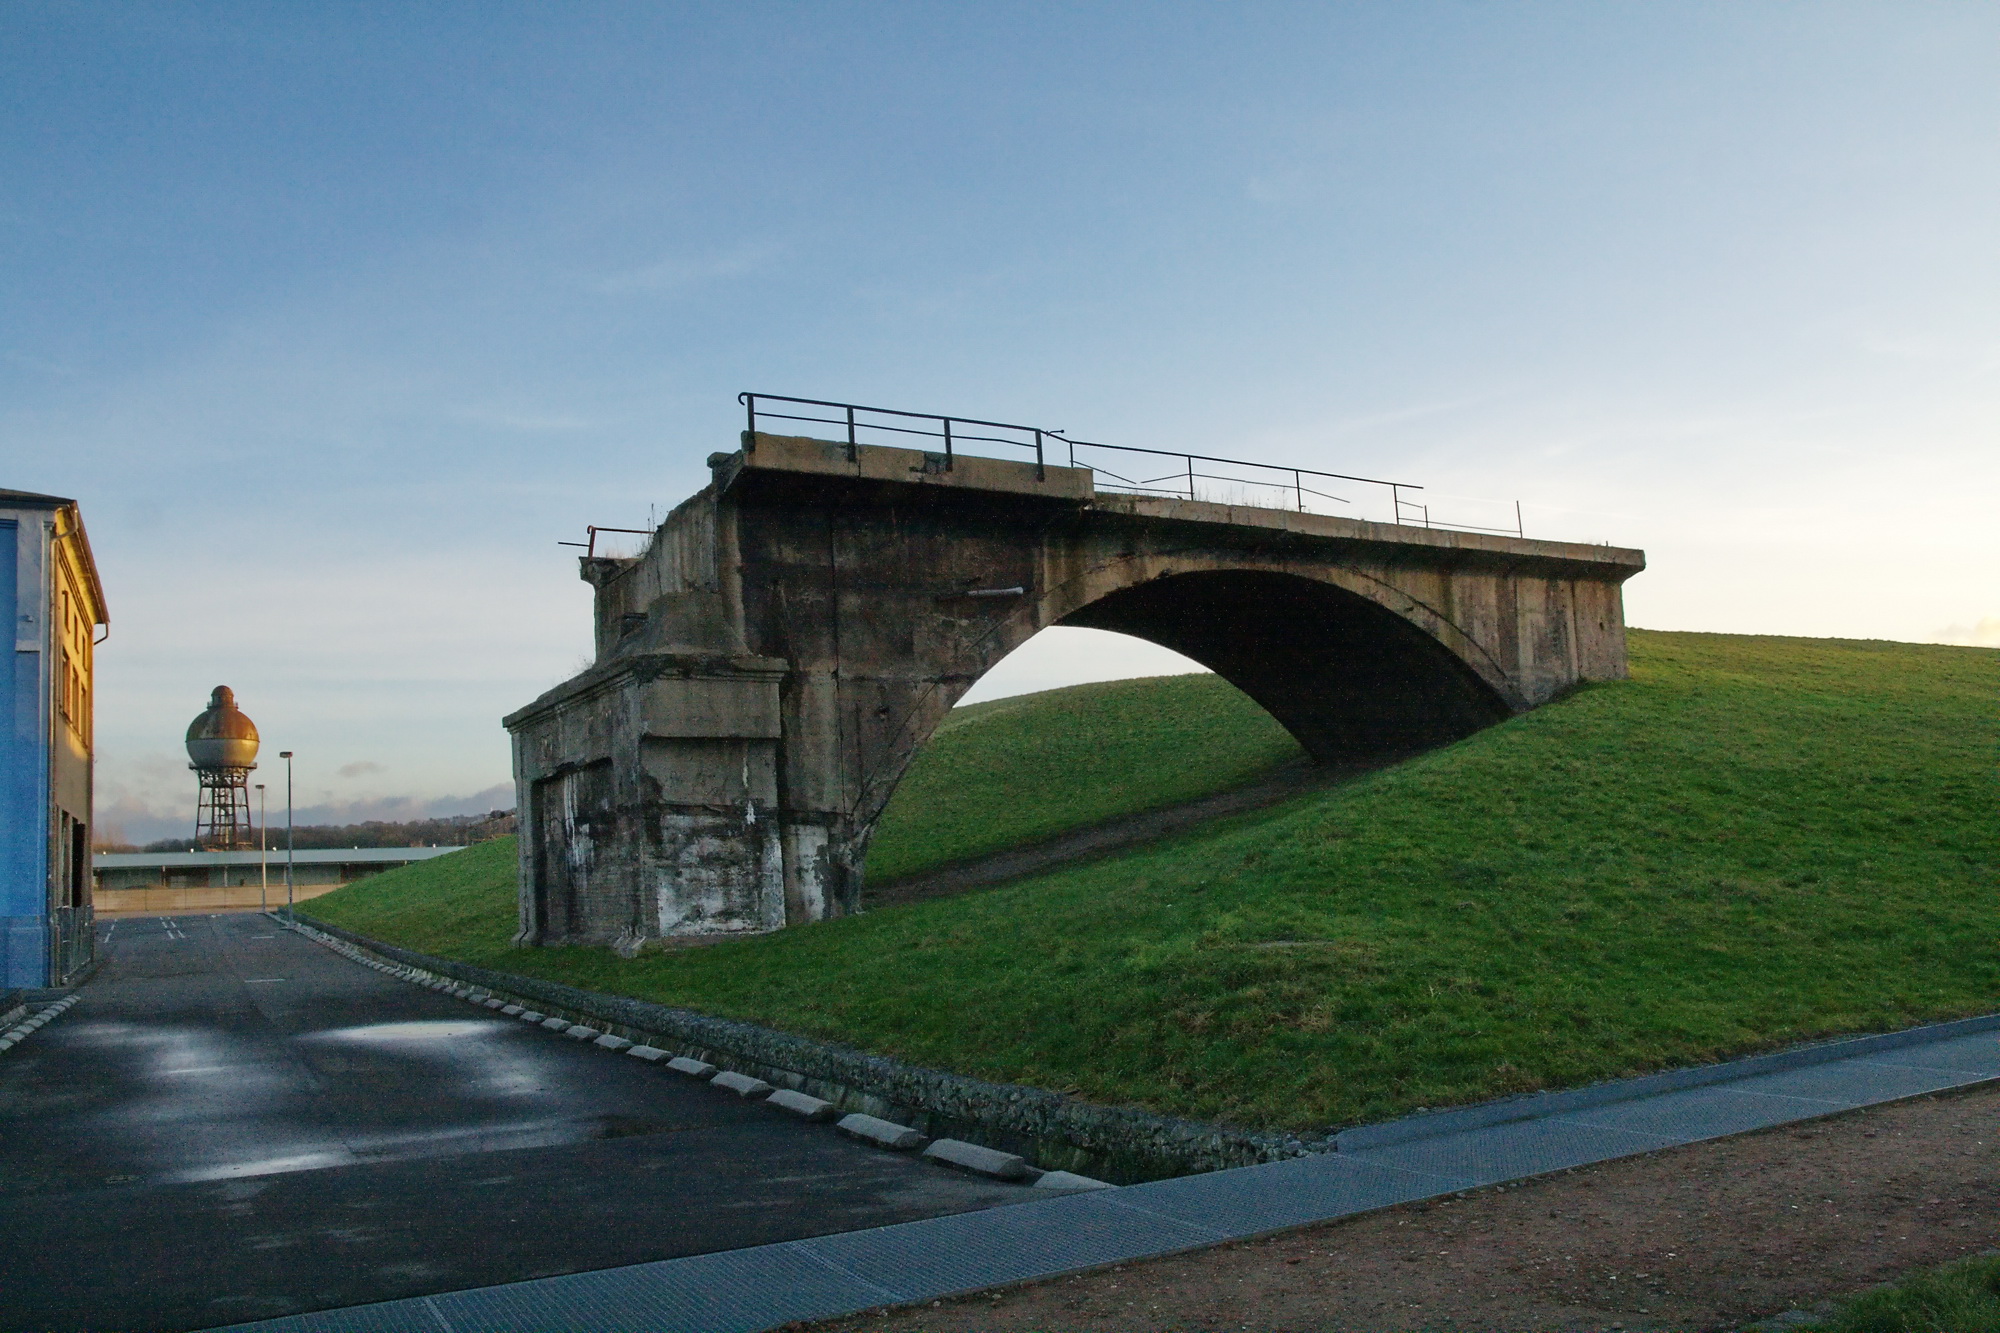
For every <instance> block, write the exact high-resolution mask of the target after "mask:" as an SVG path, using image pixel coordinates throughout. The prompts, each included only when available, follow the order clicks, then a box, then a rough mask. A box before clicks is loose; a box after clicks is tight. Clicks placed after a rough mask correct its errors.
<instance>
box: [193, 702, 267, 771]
mask: <svg viewBox="0 0 2000 1333" xmlns="http://www.w3.org/2000/svg"><path fill="white" fill-rule="evenodd" d="M187 752H188V758H189V759H191V760H193V761H194V764H193V766H194V767H195V768H205V769H221V768H254V767H255V766H256V761H257V724H256V723H255V722H252V721H251V720H250V719H249V718H247V717H245V716H244V715H243V712H242V710H241V709H239V708H237V706H236V692H235V691H234V690H232V689H230V688H229V687H228V686H227V685H218V686H216V687H215V692H214V693H213V694H210V695H209V696H208V707H207V709H206V710H204V711H203V712H202V714H201V716H200V717H197V718H196V719H195V720H194V721H193V722H190V723H189V724H188V730H187Z"/></svg>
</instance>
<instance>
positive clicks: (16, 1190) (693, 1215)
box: [0, 914, 1046, 1333]
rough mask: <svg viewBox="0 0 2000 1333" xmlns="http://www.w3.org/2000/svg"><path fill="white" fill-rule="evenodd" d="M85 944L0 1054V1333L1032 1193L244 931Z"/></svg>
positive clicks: (177, 932)
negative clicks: (20, 1038) (58, 994)
mask: <svg viewBox="0 0 2000 1333" xmlns="http://www.w3.org/2000/svg"><path fill="white" fill-rule="evenodd" d="M100 933H101V934H102V935H104V936H105V937H106V943H105V944H104V945H103V946H101V947H102V948H103V950H104V951H105V953H106V955H107V957H108V961H107V962H106V964H105V966H104V968H103V970H102V971H101V972H100V973H99V974H98V977H97V978H96V979H95V980H94V981H92V982H91V983H90V984H89V985H88V986H86V987H85V988H84V991H83V1000H82V1002H81V1003H79V1004H77V1005H76V1006H75V1007H74V1008H72V1009H71V1010H70V1011H69V1012H68V1013H66V1014H64V1015H63V1016H62V1017H60V1018H58V1019H56V1020H55V1021H53V1022H51V1023H49V1024H48V1025H47V1026H46V1027H44V1028H43V1029H42V1030H41V1031H40V1032H38V1033H37V1034H35V1035H34V1036H33V1037H31V1038H30V1039H29V1040H28V1041H26V1042H24V1043H22V1044H21V1045H20V1046H18V1047H16V1048H14V1049H13V1050H12V1051H9V1052H7V1053H5V1054H4V1055H0V1233H4V1239H0V1328H5V1329H7V1330H22V1331H24V1333H25V1331H26V1330H35V1333H49V1331H53V1330H71V1329H90V1330H107V1329H119V1330H184V1329H196V1328H207V1327H211V1326H214V1325H218V1324H226V1323H231V1322H236V1321H241V1320H249V1319H257V1318H264V1317H268V1316H272V1315H280V1314H290V1313H295V1312H298V1311H303V1310H314V1309H326V1308H331V1307H335V1306H343V1305H357V1304H362V1303H364V1302H368V1301H378V1300H387V1299H390V1298H394V1297H400V1296H415V1295H423V1294H428V1293H433V1292H439V1291H450V1290H456V1289H458V1288H462V1287H471V1286H479V1285H484V1284H489V1283H498V1282H509V1281H515V1280H519V1279H523V1278H530V1277H540V1276H545V1275H549V1274H555V1273H569V1272H577V1271H581V1270H587V1269H593V1268H605V1267H610V1266H613V1265H619V1264H631V1263H639V1262H643V1261H645V1260H650V1259H664V1258H671V1257H675V1256H680V1255H689V1254H702V1253H707V1252H710V1251H714V1250H726V1249H735V1248H738V1247H741V1246H746V1245H759V1244H764V1243H767V1242H771V1241H780V1240H793V1239H798V1238H801V1237H806V1236H816V1235H823V1234H826V1233H828V1232H836V1231H850V1230H854V1229H856V1228H860V1227H869V1226H879V1225H883V1224H886V1223H891V1222H901V1221H908V1220H910V1219H913V1218H919V1217H930V1216H936V1215H939V1214H945V1213H957V1212H965V1211H968V1210H971V1209H976V1208H986V1207H991V1206H994V1205H997V1204H1005V1203H1011V1202H1019V1201H1026V1200H1027V1199H1030V1198H1033V1197H1037V1195H1036V1192H1035V1191H1033V1190H1031V1189H1029V1188H1027V1187H1024V1186H1018V1185H1002V1184H996V1183H992V1182H987V1181H982V1180H978V1179H975V1178H972V1177H967V1176H962V1175H957V1174H955V1173H952V1172H949V1171H947V1170H945V1169H943V1168H940V1167H937V1166H933V1165H931V1164H929V1163H925V1162H922V1161H919V1160H916V1159H913V1158H910V1157H906V1156H899V1155H895V1154H891V1153H885V1152H881V1151H879V1150H877V1149H873V1148H868V1147H864V1146H862V1145H860V1144H856V1143H852V1142H850V1141H848V1140H846V1139H844V1138H842V1137H840V1136H839V1135H837V1134H835V1133H834V1132H833V1131H832V1130H831V1128H829V1127H827V1126H824V1125H808V1124H805V1123H803V1122H801V1121H798V1120H796V1119H794V1118H792V1117H790V1116H787V1115H786V1114H785V1113H784V1112H781V1111H779V1110H776V1109H775V1108H771V1107H765V1106H761V1105H758V1104H756V1103H746V1102H742V1101H740V1100H738V1099H737V1098H735V1097H733V1096H730V1095H729V1094H727V1093H725V1092H722V1091H720V1090H717V1089H714V1088H710V1087H708V1086H707V1085H705V1084H702V1083H699V1082H696V1081H694V1080H691V1079H686V1078H683V1077H681V1076H679V1075H676V1074H673V1073H670V1072H668V1071H666V1070H663V1069H660V1068H658V1067H655V1066H651V1065H647V1064H644V1063H642V1062H640V1061H637V1060H633V1059H630V1058H627V1057H624V1056H619V1055H614V1054H612V1053H611V1052H608V1051H604V1050H600V1049H598V1048H596V1047H592V1046H589V1045H587V1044H584V1043H581V1042H575V1041H569V1040H565V1039H564V1038H562V1037H561V1036H559V1035H558V1034H556V1033H552V1032H547V1031H544V1030H542V1029H540V1028H535V1027H530V1026H528V1025H526V1024H522V1023H519V1022H516V1021H514V1020H511V1019H504V1018H499V1017H497V1016H493V1015H490V1013H489V1012H488V1011H482V1010H478V1009H475V1008H473V1007H471V1006H469V1005H467V1004H466V1003H465V1002H464V1001H462V1000H454V999H450V998H448V997H445V996H441V995H437V994H434V993H433V992H431V991H428V990H424V989H422V988H419V987H416V986H411V985H408V984H406V983H404V982H399V981H395V980H392V979H390V978H388V977H385V976H382V975H381V974H379V973H376V972H374V971H372V970H370V969H367V968H364V967H360V966H357V965H356V964H354V963H351V962H348V961H347V960H345V959H343V958H341V957H339V956H338V955H336V954H333V953H331V952H329V951H327V950H325V949H323V948H321V947H319V946H318V945H315V944H313V943H311V942H310V941H308V940H306V939H303V938H301V937H300V936H298V935H296V934H292V933H290V932H285V931H280V930H278V929H277V928H276V927H275V926H274V925H273V924H272V923H271V922H270V921H269V919H268V918H265V917H263V916H260V915H254V914H241V915H230V916H214V917H182V918H178V919H167V918H127V919H124V920H121V921H118V922H116V923H113V924H110V925H108V926H105V927H102V928H101V930H100ZM1042 1197H1046V1196H1045V1195H1044V1196H1042Z"/></svg>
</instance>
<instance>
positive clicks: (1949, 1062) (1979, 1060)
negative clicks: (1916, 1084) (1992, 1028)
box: [1867, 1032, 2000, 1078]
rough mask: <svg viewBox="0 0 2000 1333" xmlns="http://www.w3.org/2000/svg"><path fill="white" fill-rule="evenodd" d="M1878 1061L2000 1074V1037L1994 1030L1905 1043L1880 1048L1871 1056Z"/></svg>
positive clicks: (1887, 1063) (1996, 1076)
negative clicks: (1992, 1031)
mask: <svg viewBox="0 0 2000 1333" xmlns="http://www.w3.org/2000/svg"><path fill="white" fill-rule="evenodd" d="M1867 1058H1868V1059H1869V1060H1870V1061H1871V1062H1873V1063H1875V1064H1878V1065H1903V1066H1907V1067H1910V1068H1914V1069H1964V1070H1968V1071H1971V1072H1974V1073H1979V1074H1985V1075H1988V1076H1991V1077H1994V1078H2000V1037H1996V1036H1995V1035H1994V1034H1992V1033H1991V1032H1980V1033H1975V1034H1973V1035H1971V1036H1965V1037H1953V1038H1951V1039H1950V1040H1949V1041H1930V1042H1925V1043H1924V1044H1923V1045H1921V1046H1902V1047H1898V1048H1896V1049H1894V1050H1888V1051H1878V1052H1876V1053H1875V1054H1873V1055H1871V1056H1868V1057H1867Z"/></svg>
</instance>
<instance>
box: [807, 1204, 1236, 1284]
mask: <svg viewBox="0 0 2000 1333" xmlns="http://www.w3.org/2000/svg"><path fill="white" fill-rule="evenodd" d="M1107 1195H1114V1196H1115V1192H1114V1191H1111V1190H1094V1191H1092V1192H1091V1193H1089V1194H1073V1195H1070V1196H1068V1197H1066V1198H1061V1199H1051V1200H1049V1201H1048V1202H1047V1203H1023V1204H1014V1205H1011V1206H1009V1207H1006V1208H988V1209H984V1210H982V1211H980V1212H976V1213H957V1214H954V1215H952V1216H950V1217H932V1218H926V1219H925V1220H924V1221H921V1222H903V1223H899V1224H898V1225H896V1226H892V1227H878V1228H877V1229H875V1230H873V1231H853V1232H848V1233H846V1234H844V1235H838V1236H820V1237H816V1238H814V1239H812V1240H803V1241H794V1242H792V1243H793V1244H794V1245H795V1246H800V1247H809V1248H810V1249H811V1250H812V1252H813V1253H814V1254H817V1255H819V1256H821V1257H822V1258H824V1259H826V1260H827V1261H828V1262H829V1263H832V1264H834V1265H836V1266H838V1267H839V1268H841V1269H842V1270H844V1271H846V1272H850V1273H853V1274H854V1275H855V1276H856V1277H858V1278H860V1279H861V1280H862V1281H864V1282H867V1283H870V1284H873V1285H875V1286H878V1287H883V1288H887V1289H888V1290H891V1291H895V1292H898V1293H899V1294H900V1295H901V1296H902V1297H903V1299H905V1300H926V1299H930V1298H932V1297H936V1296H948V1295H950V1294H951V1293H953V1292H959V1291H971V1290H974V1289H976V1288H979V1287H990V1286H993V1285H994V1284H995V1283H1000V1282H1022V1281H1026V1280H1027V1279H1030V1278H1038V1277H1049V1276H1052V1275H1054V1274H1057V1273H1067V1272H1071V1271H1074V1270H1075V1269H1079V1268H1090V1267H1094V1266H1095V1265H1098V1264H1108V1263H1117V1262H1119V1261H1121V1260H1125V1259H1139V1258H1144V1257H1145V1256H1147V1255H1153V1254H1166V1253H1170V1252H1172V1251H1174V1250H1184V1249H1188V1248H1190V1247H1192V1246H1196V1245H1209V1244H1213V1243H1215V1242H1216V1241H1219V1240H1227V1239H1229V1237H1228V1236H1227V1235H1226V1234H1225V1233H1222V1232H1219V1231H1216V1230H1213V1229H1211V1228H1208V1227H1198V1226H1194V1225H1190V1224H1188V1223H1184V1222H1176V1221H1174V1220H1172V1219H1171V1218H1166V1217H1158V1216H1154V1215H1152V1214H1148V1213H1141V1212H1137V1211H1134V1210H1133V1209H1130V1208H1121V1207H1118V1206H1117V1205H1116V1204H1115V1203H1112V1202H1111V1201H1109V1200H1108V1199H1107V1198H1106V1196H1107Z"/></svg>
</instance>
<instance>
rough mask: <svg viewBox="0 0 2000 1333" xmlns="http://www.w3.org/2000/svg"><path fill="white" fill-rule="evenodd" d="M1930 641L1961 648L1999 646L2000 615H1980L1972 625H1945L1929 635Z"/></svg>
mask: <svg viewBox="0 0 2000 1333" xmlns="http://www.w3.org/2000/svg"><path fill="white" fill-rule="evenodd" d="M1931 642H1932V643H1951V644H1957V645H1958V646H1959V647H1962V648H2000V616H1982V617H1981V618H1980V619H1979V622H1978V623H1977V624H1973V625H1946V626H1945V627H1944V628H1943V629H1941V630H1938V631H1937V632H1935V633H1934V634H1932V635H1931Z"/></svg>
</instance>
